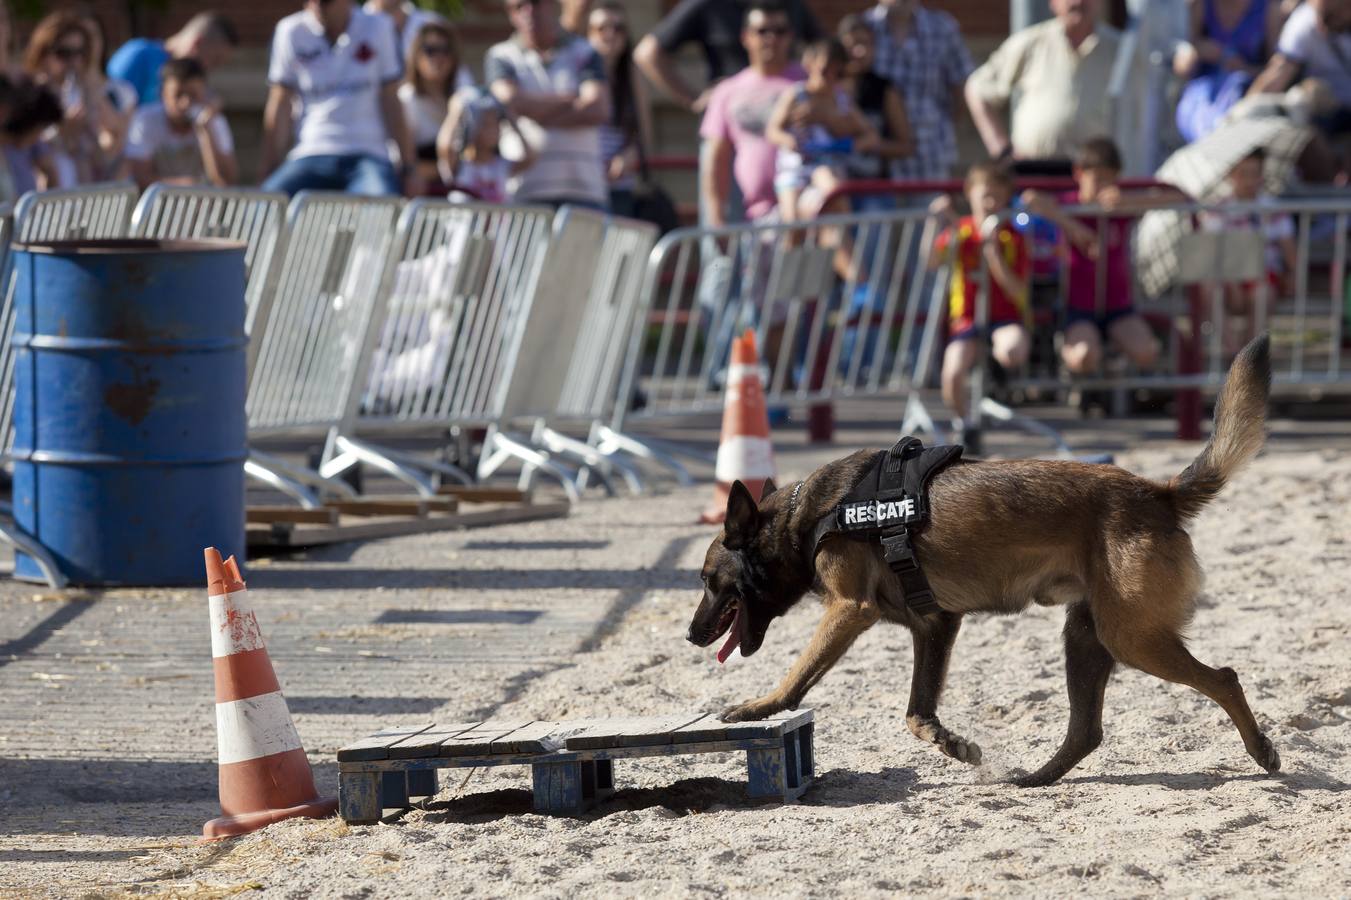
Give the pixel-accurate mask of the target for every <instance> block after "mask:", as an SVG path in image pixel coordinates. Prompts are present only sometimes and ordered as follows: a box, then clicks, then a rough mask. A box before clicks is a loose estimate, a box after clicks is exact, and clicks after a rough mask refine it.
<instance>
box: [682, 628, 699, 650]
mask: <svg viewBox="0 0 1351 900" xmlns="http://www.w3.org/2000/svg"><path fill="white" fill-rule="evenodd" d="M685 640H687V641H689V642H690V643H691V644H694V645H696V646H698V644H699V642H698V641H696V640H695V639H694V629H693V628H691V629H690V630H689V631H687V632H685Z"/></svg>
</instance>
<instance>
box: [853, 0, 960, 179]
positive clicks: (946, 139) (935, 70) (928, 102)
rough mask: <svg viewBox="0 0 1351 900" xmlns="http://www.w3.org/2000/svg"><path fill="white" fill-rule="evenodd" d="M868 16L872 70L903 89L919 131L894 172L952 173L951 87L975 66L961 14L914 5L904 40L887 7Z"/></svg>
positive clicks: (906, 174)
mask: <svg viewBox="0 0 1351 900" xmlns="http://www.w3.org/2000/svg"><path fill="white" fill-rule="evenodd" d="M864 17H865V18H866V19H867V20H868V24H869V25H871V26H872V29H873V35H874V37H875V40H876V44H877V52H876V57H875V59H874V60H873V71H875V72H876V73H877V74H878V75H881V76H882V77H883V78H886V79H888V80H889V81H891V83H892V84H894V85H896V89H897V90H899V91H900V92H901V98H902V99H903V100H904V101H905V112H906V115H907V116H909V118H910V130H911V132H912V133H913V134H914V137H915V154H914V155H913V156H910V157H908V158H906V159H899V160H893V161H892V164H891V177H892V178H905V179H912V178H924V179H931V178H948V177H950V176H951V175H952V167H953V166H954V165H955V164H956V162H957V136H956V134H955V133H954V131H953V126H952V115H953V110H952V99H953V92H954V91H956V90H958V89H960V88H961V86H962V85H963V84H965V83H966V77H967V76H968V75H970V74H971V70H972V68H973V66H972V65H971V55H970V54H969V53H967V51H966V44H965V43H964V42H963V41H962V32H961V30H960V29H959V28H958V27H957V20H956V19H954V18H953V17H952V16H950V15H948V14H947V13H945V12H934V11H933V10H930V9H925V8H924V7H923V6H916V7H915V12H914V16H913V18H912V19H911V22H910V28H909V30H908V32H907V34H906V36H905V40H904V41H900V42H898V41H897V40H896V38H895V37H894V36H893V35H892V33H891V28H890V26H889V25H888V24H887V11H886V7H884V6H880V5H879V6H875V7H873V8H872V9H870V10H868V11H867V12H866V13H864Z"/></svg>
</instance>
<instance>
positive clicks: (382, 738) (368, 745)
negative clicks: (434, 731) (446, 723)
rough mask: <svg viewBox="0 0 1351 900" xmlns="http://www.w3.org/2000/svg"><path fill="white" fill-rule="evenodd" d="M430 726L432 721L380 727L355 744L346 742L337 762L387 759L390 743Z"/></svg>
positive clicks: (418, 732) (419, 732) (339, 752)
mask: <svg viewBox="0 0 1351 900" xmlns="http://www.w3.org/2000/svg"><path fill="white" fill-rule="evenodd" d="M431 727H433V723H431V722H424V723H421V724H419V725H394V726H391V727H389V728H382V729H381V730H379V731H377V732H376V733H375V734H373V735H371V736H370V737H364V738H362V739H361V740H359V741H357V742H356V743H355V744H348V745H347V746H346V747H343V748H342V749H341V750H339V751H338V762H346V761H348V760H358V759H388V758H389V748H390V746H391V745H393V744H396V743H398V742H399V741H401V740H403V739H404V738H406V737H411V736H412V735H415V734H421V733H422V732H424V731H426V730H427V729H428V728H431Z"/></svg>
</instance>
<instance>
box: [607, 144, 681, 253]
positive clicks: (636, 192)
mask: <svg viewBox="0 0 1351 900" xmlns="http://www.w3.org/2000/svg"><path fill="white" fill-rule="evenodd" d="M637 147H638V173H639V174H638V180H637V182H636V183H635V184H634V186H633V191H632V194H633V199H632V208H631V209H629V210H621V209H615V210H613V212H615V213H616V214H618V215H621V216H628V217H629V218H631V219H638V220H640V221H643V222H650V223H652V224H653V225H656V226H657V229H658V231H659V233H660V234H665V233H666V232H668V231H672V230H674V229H676V228H679V227H680V216H679V214H678V213H677V212H676V205H675V201H674V200H672V199H671V195H670V194H668V193H667V192H666V190H665V189H664V188H662V187H661V186H660V185H658V184H657V183H656V182H654V181H653V180H652V172H651V170H650V169H648V167H647V153H646V152H645V151H644V150H643V142H642V141H641V140H639V141H637Z"/></svg>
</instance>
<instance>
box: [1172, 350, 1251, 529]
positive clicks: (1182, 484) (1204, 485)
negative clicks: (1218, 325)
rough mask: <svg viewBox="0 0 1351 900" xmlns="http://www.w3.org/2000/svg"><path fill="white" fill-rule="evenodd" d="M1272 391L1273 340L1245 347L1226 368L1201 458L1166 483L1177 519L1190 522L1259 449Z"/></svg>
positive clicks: (1197, 458)
mask: <svg viewBox="0 0 1351 900" xmlns="http://www.w3.org/2000/svg"><path fill="white" fill-rule="evenodd" d="M1270 392H1271V338H1270V336H1269V335H1266V334H1263V335H1260V336H1258V337H1257V338H1256V339H1255V340H1253V341H1252V342H1251V343H1249V344H1248V346H1246V347H1244V348H1243V350H1242V351H1241V352H1240V353H1239V355H1238V356H1237V357H1236V358H1235V359H1234V364H1233V365H1232V366H1230V367H1229V375H1228V377H1226V378H1225V380H1224V386H1223V387H1221V388H1220V396H1219V398H1218V399H1217V400H1216V401H1215V428H1214V430H1213V431H1212V432H1211V435H1210V442H1209V443H1207V444H1206V446H1205V449H1204V450H1202V451H1201V455H1200V456H1198V457H1196V459H1194V460H1193V461H1192V464H1191V465H1190V466H1187V468H1186V469H1184V470H1183V471H1182V473H1181V474H1180V475H1178V476H1176V477H1175V478H1173V480H1172V481H1170V482H1168V488H1169V489H1170V490H1171V491H1172V493H1173V502H1174V505H1175V508H1176V509H1177V514H1178V517H1179V518H1181V519H1190V518H1192V517H1194V516H1195V515H1196V514H1197V513H1199V512H1200V511H1201V508H1202V507H1204V506H1205V505H1206V504H1207V503H1209V502H1210V501H1211V500H1213V499H1215V496H1216V495H1217V494H1219V492H1220V491H1221V490H1222V489H1223V488H1224V483H1225V482H1226V481H1228V480H1229V479H1230V478H1231V477H1232V476H1233V475H1234V473H1235V472H1237V471H1238V470H1239V469H1241V468H1242V467H1243V466H1244V465H1245V464H1246V463H1247V462H1248V460H1250V459H1252V458H1253V457H1254V456H1256V455H1257V451H1258V450H1260V449H1262V441H1263V438H1264V437H1265V430H1264V427H1263V426H1264V423H1265V419H1266V409H1267V394H1269V393H1270Z"/></svg>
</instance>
